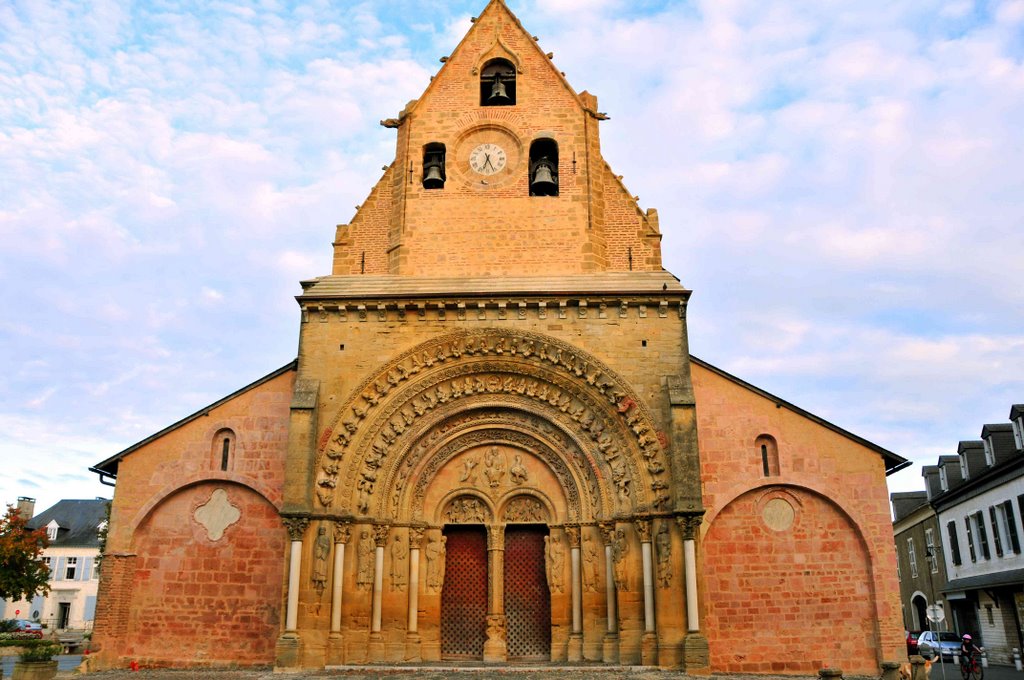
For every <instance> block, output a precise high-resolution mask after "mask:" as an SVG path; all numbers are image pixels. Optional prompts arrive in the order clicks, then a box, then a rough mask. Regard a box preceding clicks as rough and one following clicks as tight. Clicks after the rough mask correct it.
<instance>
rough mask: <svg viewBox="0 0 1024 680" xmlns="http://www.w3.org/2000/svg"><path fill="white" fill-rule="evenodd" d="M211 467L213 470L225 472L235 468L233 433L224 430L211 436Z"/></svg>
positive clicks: (226, 429)
mask: <svg viewBox="0 0 1024 680" xmlns="http://www.w3.org/2000/svg"><path fill="white" fill-rule="evenodd" d="M212 448H213V451H212V458H213V460H212V465H213V469H215V470H218V469H219V470H222V471H224V472H227V471H228V470H231V469H233V468H234V466H235V461H234V455H235V433H234V432H233V431H232V430H230V429H228V428H224V429H223V430H218V432H217V434H215V435H213V445H212Z"/></svg>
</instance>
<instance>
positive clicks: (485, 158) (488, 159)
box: [484, 153, 495, 170]
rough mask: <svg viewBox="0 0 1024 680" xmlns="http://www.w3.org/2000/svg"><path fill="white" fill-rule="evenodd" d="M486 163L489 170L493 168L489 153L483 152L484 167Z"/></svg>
mask: <svg viewBox="0 0 1024 680" xmlns="http://www.w3.org/2000/svg"><path fill="white" fill-rule="evenodd" d="M488 165H490V166H491V170H494V169H495V167H494V165H492V164H491V154H489V153H485V154H484V167H485V168H486V167H487V166H488Z"/></svg>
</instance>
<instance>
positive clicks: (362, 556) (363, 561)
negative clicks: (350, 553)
mask: <svg viewBox="0 0 1024 680" xmlns="http://www.w3.org/2000/svg"><path fill="white" fill-rule="evenodd" d="M376 551H377V545H376V544H375V543H374V542H373V536H371V535H370V532H369V531H367V530H366V529H363V530H362V531H361V532H360V533H359V545H358V546H357V550H356V558H357V562H358V571H357V572H356V586H357V587H358V588H359V590H370V588H372V587H373V563H374V553H376Z"/></svg>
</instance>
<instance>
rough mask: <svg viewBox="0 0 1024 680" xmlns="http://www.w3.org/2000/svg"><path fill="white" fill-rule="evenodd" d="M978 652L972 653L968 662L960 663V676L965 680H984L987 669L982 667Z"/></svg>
mask: <svg viewBox="0 0 1024 680" xmlns="http://www.w3.org/2000/svg"><path fill="white" fill-rule="evenodd" d="M980 656H981V655H980V654H979V653H978V652H971V656H970V657H969V658H968V659H967V661H961V662H960V675H961V676H963V680H983V679H984V677H985V669H984V668H982V667H981V658H980Z"/></svg>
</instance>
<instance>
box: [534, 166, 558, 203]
mask: <svg viewBox="0 0 1024 680" xmlns="http://www.w3.org/2000/svg"><path fill="white" fill-rule="evenodd" d="M530 194H532V195H533V196H557V195H558V176H557V175H556V174H555V164H554V163H552V162H551V161H550V160H549V159H548V158H547V157H544V158H541V159H540V160H538V161H537V163H536V164H535V165H534V166H533V181H531V182H530Z"/></svg>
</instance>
